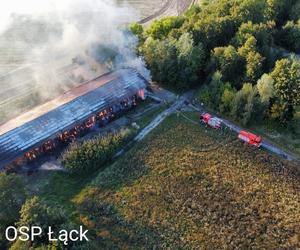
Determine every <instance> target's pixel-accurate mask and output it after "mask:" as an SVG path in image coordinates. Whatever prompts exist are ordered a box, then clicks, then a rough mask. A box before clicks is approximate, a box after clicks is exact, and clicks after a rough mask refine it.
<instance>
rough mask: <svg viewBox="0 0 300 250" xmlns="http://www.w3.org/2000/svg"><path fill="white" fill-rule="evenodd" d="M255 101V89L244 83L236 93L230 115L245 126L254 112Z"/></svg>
mask: <svg viewBox="0 0 300 250" xmlns="http://www.w3.org/2000/svg"><path fill="white" fill-rule="evenodd" d="M256 101H257V89H256V87H253V86H252V84H251V83H245V84H244V85H243V88H242V89H241V90H240V91H238V92H237V93H236V95H235V98H234V100H233V103H232V110H231V115H232V116H233V118H234V119H236V120H240V121H241V122H242V123H243V125H246V124H247V123H248V122H249V121H250V120H251V117H252V115H253V113H254V112H255V107H256V103H255V102H256Z"/></svg>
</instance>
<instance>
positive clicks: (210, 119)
mask: <svg viewBox="0 0 300 250" xmlns="http://www.w3.org/2000/svg"><path fill="white" fill-rule="evenodd" d="M200 121H201V122H203V123H205V124H207V125H208V126H210V127H212V128H215V129H220V128H221V127H222V120H221V119H219V118H217V117H214V116H212V115H211V114H209V113H203V114H202V115H201V116H200Z"/></svg>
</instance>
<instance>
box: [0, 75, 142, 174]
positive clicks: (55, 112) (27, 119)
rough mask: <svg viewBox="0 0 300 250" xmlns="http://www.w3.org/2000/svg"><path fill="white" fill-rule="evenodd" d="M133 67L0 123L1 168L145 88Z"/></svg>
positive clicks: (87, 84)
mask: <svg viewBox="0 0 300 250" xmlns="http://www.w3.org/2000/svg"><path fill="white" fill-rule="evenodd" d="M147 84H148V82H147V81H146V80H145V79H144V78H143V77H142V76H141V75H140V74H139V73H138V72H137V71H135V70H134V69H122V70H118V71H115V72H111V73H107V74H105V75H102V76H100V77H98V78H96V79H94V80H91V81H89V82H86V83H84V84H82V85H80V86H78V87H76V88H73V89H71V90H70V91H68V92H66V93H65V94H63V95H62V96H59V97H58V98H56V99H54V100H52V101H50V102H47V103H45V104H43V105H41V106H38V107H36V108H34V109H32V110H31V111H29V112H26V113H24V114H23V115H21V116H19V117H16V118H15V119H12V120H10V121H8V122H7V123H5V124H3V125H1V126H0V167H1V168H3V167H4V166H5V165H6V164H8V163H10V162H11V161H13V160H14V159H15V158H17V157H19V156H22V155H23V154H25V153H26V152H28V151H30V150H31V149H33V148H35V147H37V146H40V144H42V143H44V142H45V141H46V140H48V139H50V138H53V137H56V136H58V135H59V134H60V133H62V132H63V131H65V130H67V129H69V128H72V127H74V126H75V125H76V124H78V123H80V122H82V121H84V120H85V119H87V118H89V117H91V116H92V115H93V114H95V113H96V112H98V111H100V110H102V109H104V108H106V107H108V106H110V105H112V104H114V103H117V102H119V101H121V100H122V99H125V98H127V97H130V96H132V95H134V94H136V93H137V91H138V90H139V89H141V88H146V87H147Z"/></svg>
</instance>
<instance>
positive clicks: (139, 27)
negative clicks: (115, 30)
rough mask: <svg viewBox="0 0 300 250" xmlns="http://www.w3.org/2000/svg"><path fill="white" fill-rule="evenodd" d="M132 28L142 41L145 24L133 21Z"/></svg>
mask: <svg viewBox="0 0 300 250" xmlns="http://www.w3.org/2000/svg"><path fill="white" fill-rule="evenodd" d="M130 30H131V32H132V33H133V34H134V35H136V36H137V37H138V38H139V40H140V41H141V40H142V39H143V32H144V29H143V26H142V25H141V24H139V23H133V24H131V25H130Z"/></svg>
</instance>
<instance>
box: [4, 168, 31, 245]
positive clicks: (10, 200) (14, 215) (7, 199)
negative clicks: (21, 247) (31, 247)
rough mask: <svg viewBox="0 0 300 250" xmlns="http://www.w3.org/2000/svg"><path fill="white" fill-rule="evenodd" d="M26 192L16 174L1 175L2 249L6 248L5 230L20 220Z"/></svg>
mask: <svg viewBox="0 0 300 250" xmlns="http://www.w3.org/2000/svg"><path fill="white" fill-rule="evenodd" d="M25 199H26V191H25V186H24V183H23V182H22V180H21V178H20V177H19V176H17V175H15V174H5V173H0V234H1V236H0V248H3V249H4V248H5V245H6V243H7V242H6V241H5V240H4V235H5V233H4V232H5V229H6V227H8V226H12V225H14V223H15V222H17V221H18V219H19V212H20V209H21V207H22V205H23V203H24V202H25Z"/></svg>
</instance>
